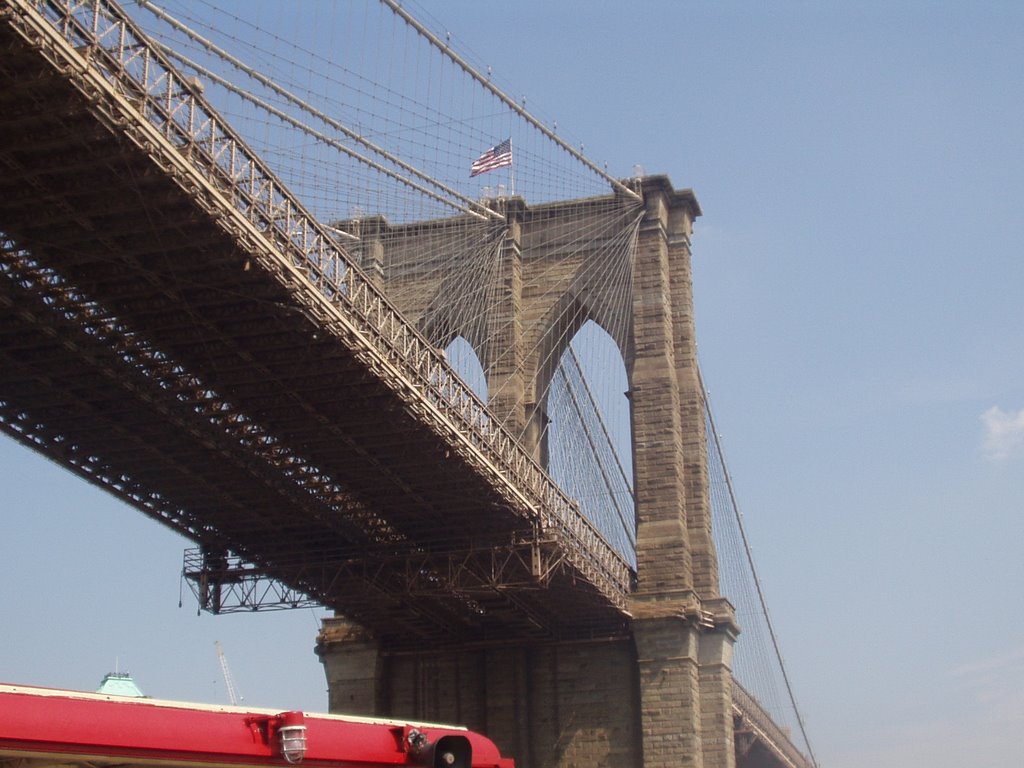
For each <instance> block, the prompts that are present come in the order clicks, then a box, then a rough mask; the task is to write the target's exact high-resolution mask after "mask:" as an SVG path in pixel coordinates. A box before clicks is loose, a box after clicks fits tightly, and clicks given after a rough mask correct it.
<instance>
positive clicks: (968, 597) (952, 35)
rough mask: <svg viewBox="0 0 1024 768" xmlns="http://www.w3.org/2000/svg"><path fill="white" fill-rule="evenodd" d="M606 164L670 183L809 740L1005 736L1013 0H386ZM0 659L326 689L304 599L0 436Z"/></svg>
mask: <svg viewBox="0 0 1024 768" xmlns="http://www.w3.org/2000/svg"><path fill="white" fill-rule="evenodd" d="M406 7H408V8H410V10H412V12H413V13H418V12H419V11H420V10H422V9H423V8H426V9H427V10H428V11H429V12H430V14H432V15H433V16H435V17H436V18H437V19H439V20H440V21H441V22H442V23H443V25H444V26H445V27H447V28H448V29H450V31H451V32H452V35H453V39H454V40H455V41H457V43H462V44H468V46H469V47H470V48H471V50H472V51H473V52H474V54H475V58H477V59H484V60H486V61H487V62H489V63H492V64H493V67H494V71H495V76H496V77H498V78H500V79H501V81H502V82H504V83H511V84H514V86H515V88H516V89H517V90H518V91H519V92H522V93H525V94H528V95H529V101H530V106H531V108H533V109H536V111H538V112H539V113H540V114H541V115H542V116H544V117H545V118H546V119H554V120H557V121H558V124H559V130H560V133H562V132H563V131H564V132H565V133H566V134H570V135H572V136H573V137H575V138H576V140H578V141H583V142H585V143H586V147H587V154H588V155H590V156H591V157H592V158H593V159H595V160H596V161H598V162H603V161H607V162H608V164H609V168H610V170H611V171H612V172H613V173H615V174H617V175H621V176H626V175H629V174H631V173H632V169H633V166H634V165H637V164H639V165H642V166H643V168H644V169H645V170H646V171H647V172H648V173H665V174H668V175H669V176H670V177H671V179H672V180H673V182H674V183H675V184H676V186H677V187H692V188H693V189H694V191H695V192H696V194H697V197H698V199H699V200H700V202H701V205H702V207H703V209H704V212H705V213H704V216H703V218H701V219H699V220H698V222H697V227H696V232H695V236H694V241H693V248H694V265H695V294H696V302H697V327H698V339H699V349H700V356H701V362H702V369H703V373H704V377H705V381H706V383H707V385H708V387H709V389H710V390H711V397H712V403H713V407H714V410H715V415H716V419H717V421H718V425H719V429H720V431H721V433H722V437H723V441H724V446H725V451H726V456H727V459H728V461H729V463H730V469H731V472H732V475H733V479H734V482H735V485H736V490H737V493H738V496H739V501H740V504H741V507H742V509H743V512H744V518H745V522H746V524H747V526H748V529H749V530H748V533H749V535H750V537H751V539H752V542H753V544H754V550H755V551H754V555H755V558H756V561H757V564H758V567H759V570H760V573H761V575H762V578H763V580H764V583H765V588H766V591H767V594H768V599H769V603H770V607H771V610H772V613H773V618H774V620H775V623H776V625H777V630H778V633H779V635H780V639H781V642H782V645H783V651H784V653H785V656H786V661H787V664H788V668H789V670H790V674H791V676H792V679H793V683H794V686H795V688H796V693H797V696H798V698H799V701H800V703H801V706H802V708H803V710H804V713H805V719H806V722H807V726H808V730H809V733H810V737H811V740H812V743H813V744H814V747H815V751H816V753H817V755H818V758H819V761H820V762H821V763H822V765H823V766H829V767H830V768H847V767H850V768H852V767H853V766H861V765H872V766H876V768H888V767H889V766H901V767H903V766H918V765H920V766H925V765H927V766H928V767H929V768H947V767H948V768H953V767H954V766H956V767H957V768H960V766H964V765H971V766H974V767H976V768H984V767H985V766H1004V765H1009V764H1015V763H1016V762H1019V759H1020V754H1021V749H1022V748H1024V735H1022V734H1024V693H1022V692H1024V616H1022V613H1021V610H1020V607H1021V598H1020V595H1021V593H1022V591H1024V565H1022V562H1024V559H1022V557H1021V555H1020V551H1019V549H1020V547H1019V542H1020V541H1021V540H1022V539H1024V515H1022V514H1021V507H1022V499H1024V310H1022V306H1021V296H1022V290H1024V259H1022V258H1021V255H1022V254H1021V251H1022V245H1021V244H1022V243H1024V216H1022V215H1021V213H1020V211H1021V208H1022V207H1024V141H1022V129H1021V126H1022V125H1024V46H1022V45H1021V40H1022V39H1024V6H1020V5H1019V4H1017V3H1011V2H1005V3H998V2H976V3H969V4H968V3H950V2H927V3H926V2H897V3H880V2H861V3H837V2H815V3H812V2H775V3H757V2H745V3H739V2H716V3H698V2H671V3H670V2H637V3H622V2H601V1H598V2H592V3H586V4H583V3H551V2H532V1H531V2H519V3H515V4H511V5H510V4H508V3H490V2H484V3H480V2H469V0H454V1H451V2H443V3H442V2H425V1H424V2H422V3H421V4H420V5H418V6H417V5H416V4H414V3H409V4H407V5H406ZM0 466H3V467H4V470H3V472H4V482H3V484H2V486H0V509H2V510H3V519H4V521H5V535H4V538H3V542H4V543H3V557H2V558H0V577H2V578H3V580H4V583H5V588H4V589H3V590H2V591H0V612H2V614H3V615H4V616H5V617H7V619H6V621H5V624H6V626H5V630H4V632H3V645H2V648H3V651H4V653H3V654H2V655H0V679H4V680H9V681H17V682H27V683H38V684H45V685H57V686H67V687H80V688H90V687H95V685H97V684H98V683H99V679H100V677H101V676H102V675H103V673H105V672H107V671H109V670H110V669H112V668H113V666H114V664H115V663H118V664H120V666H121V668H122V669H124V668H126V667H127V668H129V669H130V670H131V671H132V672H133V673H135V675H136V678H137V680H138V682H139V684H140V685H141V687H142V688H143V690H144V691H145V692H146V693H149V694H153V695H158V696H161V697H166V698H185V699H206V700H215V701H216V700H220V701H223V700H225V694H224V690H223V683H222V682H221V681H220V673H219V669H218V667H217V660H216V655H215V650H214V645H213V642H214V640H216V639H219V640H220V641H221V643H222V645H223V646H224V650H225V653H226V654H227V657H228V660H229V663H230V664H231V667H232V671H233V673H234V677H235V680H236V682H237V684H238V687H239V689H240V690H241V692H242V694H243V695H244V696H245V697H246V699H247V701H250V702H251V703H253V704H259V705H267V706H278V707H304V708H307V709H322V708H324V706H325V704H326V696H325V693H324V689H325V684H324V679H323V675H322V672H321V670H320V668H319V665H318V663H317V660H316V658H315V656H314V655H313V653H312V646H313V639H314V636H315V631H316V615H317V614H316V613H315V612H312V611H308V610H306V611H297V612H291V613H283V614H266V615H260V616H227V617H211V616H208V615H202V616H198V617H197V616H196V611H195V601H194V599H192V598H191V596H190V595H189V594H188V592H187V590H186V592H185V595H184V601H183V602H184V607H182V608H180V609H179V608H178V597H179V594H178V592H179V581H178V572H179V571H180V567H181V550H182V548H183V547H184V546H185V542H183V541H182V540H180V539H178V538H177V537H175V536H173V535H172V534H169V533H167V532H166V531H164V530H163V529H161V528H160V527H159V526H157V525H156V524H154V523H151V522H149V521H148V520H146V519H145V518H143V517H142V515H140V514H139V513H136V512H133V511H132V510H130V509H127V508H125V507H124V506H122V505H120V504H119V503H118V502H116V501H115V500H113V499H111V498H108V497H106V496H104V495H102V494H100V493H99V492H98V491H95V490H93V489H91V488H90V487H88V486H86V485H84V484H83V483H81V482H79V481H77V480H75V479H74V478H72V477H71V476H70V475H67V474H66V473H64V472H62V471H60V470H58V469H56V468H54V467H53V466H52V465H49V464H48V463H47V462H45V461H44V460H41V459H38V458H36V457H34V456H33V455H31V454H29V453H28V452H26V451H25V450H23V449H21V448H20V447H18V446H16V445H15V444H13V443H12V442H11V441H9V440H4V441H2V442H0Z"/></svg>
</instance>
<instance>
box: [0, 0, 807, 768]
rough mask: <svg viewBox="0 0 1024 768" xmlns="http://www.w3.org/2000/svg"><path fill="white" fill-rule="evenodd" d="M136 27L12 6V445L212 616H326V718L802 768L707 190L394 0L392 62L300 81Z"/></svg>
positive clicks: (0, 102) (533, 752) (7, 359)
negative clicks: (702, 306) (174, 565)
mask: <svg viewBox="0 0 1024 768" xmlns="http://www.w3.org/2000/svg"><path fill="white" fill-rule="evenodd" d="M130 11H131V13H130V14H129V13H128V12H126V10H125V9H122V8H121V7H119V6H118V5H117V4H115V3H113V2H109V1H108V0H89V1H88V2H76V1H75V0H52V1H49V2H44V1H42V0H3V2H2V5H0V78H2V85H0V164H2V168H3V172H2V174H0V187H2V189H0V238H2V240H0V242H2V249H0V278H2V279H0V428H2V429H3V431H4V432H5V433H6V434H8V435H9V436H11V437H13V438H14V439H15V440H17V441H19V442H21V443H23V444H25V445H27V446H29V447H30V448H32V449H34V450H36V451H38V452H40V453H42V454H44V455H46V456H47V457H49V458H51V459H53V460H54V461H56V462H57V463H58V464H60V465H61V466H63V467H65V468H66V469H68V470H69V471H71V472H73V473H75V474H77V475H79V476H81V477H83V478H85V479H87V480H88V481H90V482H91V483H94V484H96V485H97V486H100V487H102V488H103V489H105V490H107V491H109V492H110V493H111V494H113V495H114V496H116V497H118V498H119V499H121V500H123V501H125V502H127V503H128V504H129V505H131V506H133V507H135V508H136V509H138V510H139V511H140V512H142V513H143V514H145V515H147V516H149V517H151V518H153V519H154V520H155V521H158V522H160V523H162V524H164V525H166V526H169V527H171V528H172V529H174V530H176V531H178V532H180V533H182V534H183V535H185V536H186V537H188V538H189V539H190V540H192V541H193V542H194V543H195V547H194V548H193V549H190V550H189V551H188V552H187V553H186V556H185V575H186V577H187V578H188V580H189V582H190V585H191V586H192V588H193V591H194V592H195V594H196V596H197V598H198V600H199V603H200V605H201V606H202V607H203V608H204V609H206V610H209V611H211V612H214V613H225V612H231V611H238V610H246V611H251V610H260V609H270V608H279V607H282V606H300V605H306V604H310V603H316V604H321V605H323V606H326V607H328V608H330V609H332V610H333V611H335V617H334V618H332V619H329V620H327V621H326V622H325V623H324V626H323V628H322V630H321V632H320V634H319V637H318V638H317V648H318V653H319V654H320V657H321V659H322V661H323V664H324V667H325V671H326V675H327V679H328V682H329V686H330V704H331V708H332V710H337V711H345V712H351V713H355V714H368V715H387V716H391V717H408V718H419V719H431V720H435V721H445V722H460V723H465V724H467V725H469V726H470V727H472V728H475V729H478V730H481V731H483V732H485V733H486V734H488V735H489V736H490V737H491V738H493V739H494V740H495V741H496V742H497V743H498V744H499V746H500V747H501V748H502V750H503V751H504V752H505V753H507V754H509V755H511V756H512V757H514V758H515V759H516V761H517V763H518V764H519V765H521V766H527V767H528V768H529V767H534V766H535V767H538V768H539V767H541V766H545V767H546V766H571V765H582V764H595V765H611V764H613V763H614V764H620V765H636V766H640V765H644V766H668V765H672V766H676V765H688V766H708V767H709V768H710V767H711V766H735V765H739V766H752V767H754V766H790V767H791V768H798V767H799V768H803V767H804V766H812V765H814V764H815V762H814V758H813V753H812V751H811V748H810V744H809V742H808V739H807V734H806V733H805V732H804V730H803V724H802V721H801V719H800V716H799V713H797V712H796V710H795V704H793V701H792V691H791V690H790V687H789V684H788V678H787V675H786V671H785V669H784V668H783V667H782V666H781V661H780V658H781V657H780V656H779V654H778V648H777V646H776V645H775V640H774V633H773V632H772V630H771V625H770V623H769V622H768V620H767V613H766V611H765V609H764V605H763V603H762V602H761V601H760V599H759V598H760V590H759V589H758V587H757V583H756V575H755V573H754V571H753V567H752V565H751V562H750V560H749V558H748V557H745V556H739V557H735V558H729V561H728V565H726V564H725V561H724V560H722V558H721V557H720V552H721V551H722V550H723V549H729V550H730V551H738V552H739V553H740V554H741V555H743V554H744V552H745V548H744V546H743V543H744V542H743V538H744V536H743V530H742V524H741V522H740V518H739V516H738V514H736V505H735V499H734V498H733V496H732V490H731V487H730V484H729V478H728V473H727V471H726V469H725V464H724V460H723V457H722V455H721V450H720V446H719V444H718V442H717V439H716V434H715V429H714V422H713V419H712V414H711V412H710V409H709V408H708V403H707V398H706V394H705V391H704V387H703V383H702V381H701V377H700V372H699V369H698V365H697V357H696V340H695V339H696V334H695V319H694V316H693V298H692V294H693V286H692V277H691V268H690V255H691V253H690V249H691V236H692V234H693V229H694V225H695V222H696V220H697V219H698V218H699V217H700V215H701V207H700V204H699V203H698V200H697V196H696V195H695V194H694V192H693V191H691V190H689V189H677V188H676V187H675V186H674V185H673V183H672V181H671V180H670V179H669V178H668V177H667V176H660V175H643V174H637V175H635V176H633V177H631V178H627V179H620V178H615V177H613V176H611V175H609V174H608V173H607V171H605V170H604V169H603V168H601V167H600V166H598V165H597V164H595V163H594V162H593V161H591V160H590V159H588V158H587V157H586V156H585V155H584V154H583V152H582V150H580V149H579V148H577V147H574V146H571V145H569V144H568V143H567V142H566V141H564V140H563V139H561V138H560V137H559V135H558V133H557V131H556V130H555V129H554V128H553V127H547V126H545V125H544V124H542V123H541V122H539V121H538V120H537V119H536V118H534V117H533V116H532V115H531V114H530V113H529V112H528V111H527V109H526V108H525V106H524V105H523V103H522V101H521V100H518V99H514V98H512V97H510V96H509V95H508V94H506V93H505V92H504V91H502V90H501V89H500V88H498V87H497V86H496V85H494V84H493V83H492V82H491V80H490V78H489V77H488V75H487V74H486V73H484V72H481V71H480V70H479V69H477V68H475V67H474V66H473V65H471V64H470V63H469V62H467V61H466V60H465V59H463V58H462V57H461V56H460V55H459V54H458V53H456V52H455V51H454V50H453V49H452V47H451V46H450V45H449V44H448V42H447V41H446V40H444V39H442V38H440V37H439V36H437V35H436V34H434V33H433V32H431V31H430V29H428V28H427V27H426V26H424V25H423V24H422V23H420V22H419V21H418V20H417V19H415V18H414V17H412V16H411V15H409V14H408V13H407V12H406V11H405V10H404V9H402V8H401V7H400V6H399V5H398V4H397V3H394V2H392V0H383V2H382V3H380V4H379V5H378V6H375V7H373V8H372V9H371V10H369V11H367V12H366V17H365V18H364V19H363V20H362V30H363V31H362V32H361V33H360V35H361V38H360V39H361V40H362V41H363V45H364V46H365V47H364V49H363V50H360V51H359V54H360V58H362V59H364V60H366V61H370V62H371V65H370V68H369V69H368V70H366V71H364V72H359V71H355V70H354V69H352V70H350V69H339V70H337V71H328V70H326V69H325V68H324V67H323V66H322V65H321V64H320V63H318V62H317V61H316V60H314V59H313V58H310V60H309V61H307V62H306V63H305V64H304V66H305V67H306V69H304V70H302V71H301V72H300V73H299V74H298V75H295V74H288V68H287V67H283V66H281V62H279V61H274V60H272V59H268V58H267V56H268V55H269V53H270V49H269V47H267V48H260V47H259V46H260V45H264V46H269V43H267V42H266V41H264V42H262V43H261V42H260V37H259V35H260V34H265V32H264V31H262V30H260V29H259V28H258V27H257V26H255V25H253V26H252V28H251V29H250V28H249V27H247V26H246V24H245V23H244V22H243V21H238V22H237V24H236V26H235V27H226V26H225V25H224V24H223V20H221V22H220V23H218V22H216V20H214V21H208V22H204V21H203V20H202V19H199V18H194V19H193V18H185V17H181V18H179V17H178V16H175V15H172V14H171V13H169V12H168V11H167V10H165V9H163V8H160V7H157V6H156V5H154V4H152V3H150V2H148V0H140V1H139V2H138V3H137V4H136V5H135V6H133V7H131V9H130ZM204 23H205V24H206V26H204ZM375 25H379V29H378V26H375ZM357 26H358V25H357ZM224 29H227V30H228V32H226V33H224V34H223V36H222V38H218V34H219V30H220V31H223V30H224ZM380 30H384V31H383V32H382V31H380ZM249 32H251V33H252V37H251V38H249V42H247V43H245V44H238V43H239V40H240V39H242V38H243V37H244V35H245V34H247V33H249ZM385 42H387V43H388V45H393V46H394V48H393V49H391V48H389V47H388V45H385V44H384V43H385ZM232 43H235V45H234V47H232ZM287 50H288V51H290V53H288V54H287V55H288V56H289V57H291V59H290V61H292V62H293V63H294V61H300V62H301V61H303V57H304V56H305V54H303V52H302V50H300V49H299V48H290V49H287ZM306 54H308V55H309V56H310V57H312V56H313V54H311V53H309V52H308V51H307V52H306ZM257 62H260V65H259V66H257ZM396 62H401V63H396ZM410 62H412V63H410ZM313 73H320V74H322V76H323V77H324V78H328V79H327V80H325V81H323V82H320V81H318V80H316V79H315V78H314V76H313ZM320 74H318V75H317V76H320ZM506 137H508V145H507V156H506V154H505V152H506V149H505V147H504V145H503V143H502V140H503V139H505V138H506ZM488 147H490V148H491V149H490V150H488ZM488 151H490V152H491V154H490V155H488ZM478 158H479V160H478V162H485V163H486V162H492V163H493V164H492V165H491V166H488V167H485V168H484V169H483V171H484V172H486V173H487V174H488V177H486V178H494V179H497V181H494V183H493V185H492V186H490V187H487V188H486V189H484V190H483V193H482V194H480V193H479V190H478V187H477V182H478V181H479V179H477V180H475V181H473V182H470V181H469V178H468V174H469V169H470V167H471V166H470V163H471V162H472V161H473V160H475V159H478ZM477 170H479V167H478V168H477ZM321 174H326V175H321ZM471 183H472V185H473V186H470V184H471ZM474 190H477V191H474ZM623 392H625V395H623V394H622V393H623ZM737 542H739V543H737ZM758 643H760V644H761V646H760V647H761V648H762V649H763V648H768V649H769V651H770V653H767V654H766V653H763V652H757V653H755V652H753V651H750V652H748V651H747V649H748V648H751V649H753V648H755V647H757V644H758ZM766 659H767V661H766ZM769 667H770V668H769ZM453 681H454V682H453ZM783 702H784V703H783Z"/></svg>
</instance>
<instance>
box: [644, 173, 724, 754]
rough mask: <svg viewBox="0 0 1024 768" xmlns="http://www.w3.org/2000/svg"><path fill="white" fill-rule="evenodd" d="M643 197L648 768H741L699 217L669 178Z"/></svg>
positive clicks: (648, 183) (652, 181) (657, 180)
mask: <svg viewBox="0 0 1024 768" xmlns="http://www.w3.org/2000/svg"><path fill="white" fill-rule="evenodd" d="M643 192H644V201H645V205H646V215H645V219H644V222H643V225H642V227H641V231H640V237H639V242H638V245H637V253H636V261H635V265H634V276H633V284H634V288H633V292H634V293H633V296H634V298H633V334H634V348H635V354H634V358H633V360H632V361H631V366H630V370H629V374H630V392H631V403H632V408H633V441H634V467H635V477H636V489H635V493H636V505H637V590H636V592H635V594H634V596H633V602H632V611H633V616H634V622H633V635H634V639H635V642H636V648H637V656H638V659H637V661H638V666H639V674H640V709H641V728H642V743H643V761H644V765H645V766H693V767H694V768H732V766H734V765H735V756H734V753H733V748H732V720H731V712H730V706H731V691H730V689H729V685H731V672H730V663H731V649H732V640H733V639H734V638H735V634H736V626H735V620H734V617H733V613H732V609H731V606H729V604H728V602H726V601H724V600H721V599H720V598H719V595H718V574H717V565H716V563H715V553H714V545H713V543H712V540H711V520H710V509H709V503H708V484H707V456H706V450H705V448H704V404H703V396H702V393H701V387H700V383H699V378H698V374H697V367H696V345H695V340H694V332H693V317H692V315H693V312H692V308H693V299H692V286H691V276H690V259H689V234H690V230H691V226H692V221H693V218H694V217H695V216H696V215H698V214H699V212H700V209H699V207H698V206H697V202H696V200H695V199H694V198H693V196H692V195H691V194H689V193H685V192H684V193H677V192H675V191H673V190H672V187H671V184H670V183H669V181H668V179H667V178H664V177H653V178H649V179H646V180H645V182H644V185H643Z"/></svg>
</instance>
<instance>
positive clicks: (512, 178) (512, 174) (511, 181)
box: [508, 138, 516, 197]
mask: <svg viewBox="0 0 1024 768" xmlns="http://www.w3.org/2000/svg"><path fill="white" fill-rule="evenodd" d="M508 153H509V156H510V157H511V158H512V159H511V162H509V164H508V185H509V187H510V190H509V197H515V196H516V156H515V155H514V154H513V153H512V139H511V138H509V140H508Z"/></svg>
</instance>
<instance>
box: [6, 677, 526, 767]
mask: <svg viewBox="0 0 1024 768" xmlns="http://www.w3.org/2000/svg"><path fill="white" fill-rule="evenodd" d="M296 725H304V726H305V731H304V732H303V734H302V735H304V737H305V745H304V749H303V750H302V756H301V762H302V765H303V766H309V767H310V768H321V767H323V768H326V767H327V766H331V767H332V768H339V767H340V766H346V765H352V766H354V765H359V766H360V767H361V768H368V767H369V766H374V765H380V766H426V767H427V768H432V766H433V765H440V766H441V768H513V766H514V763H513V761H512V760H511V759H509V758H503V757H501V754H500V752H499V751H498V748H497V746H495V744H494V742H492V741H491V740H490V739H488V738H486V737H485V736H482V735H480V734H478V733H474V732H472V731H469V730H466V729H465V728H462V727H459V726H451V725H437V724H432V723H413V722H409V721H404V720H386V719H380V718H366V717H352V716H345V715H324V714H307V713H302V712H281V711H277V710H269V709H255V708H250V707H227V706H211V705H205V704H190V703H185V702H174V701H160V700H157V699H147V698H127V697H121V696H110V695H105V694H98V693H84V692H80V691H65V690H56V689H52V688H36V687H30V686H20V685H3V684H0V761H2V760H3V759H4V758H7V757H20V758H24V759H26V760H27V761H29V762H28V763H27V764H26V768H34V765H33V762H35V763H36V764H38V765H39V766H42V765H43V764H44V763H46V764H49V765H52V764H53V758H54V757H59V758H60V761H61V764H62V765H69V764H75V763H77V764H82V765H84V764H86V763H88V764H89V765H93V766H94V765H97V764H107V763H118V764H120V765H124V764H125V763H130V764H135V765H140V764H147V765H153V764H161V765H172V766H198V767H200V768H205V767H206V766H239V765H248V766H287V765H289V761H287V760H286V759H285V756H284V754H283V752H282V748H281V741H280V735H281V731H282V729H283V728H287V727H288V726H296ZM445 745H446V746H445ZM467 746H468V751H466V749H465V747H467ZM442 747H445V749H446V750H447V751H445V753H444V754H443V755H441V754H435V751H436V750H439V749H441V748H442ZM292 756H293V757H294V755H292ZM437 761H440V762H437Z"/></svg>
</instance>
